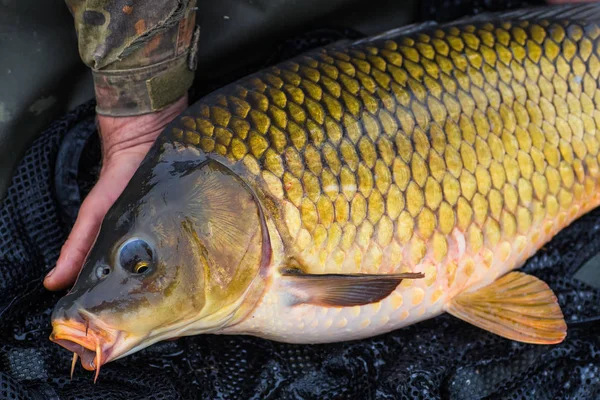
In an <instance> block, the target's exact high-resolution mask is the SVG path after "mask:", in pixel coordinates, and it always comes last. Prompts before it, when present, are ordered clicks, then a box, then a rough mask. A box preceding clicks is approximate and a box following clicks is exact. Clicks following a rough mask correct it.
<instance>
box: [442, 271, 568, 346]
mask: <svg viewBox="0 0 600 400" xmlns="http://www.w3.org/2000/svg"><path fill="white" fill-rule="evenodd" d="M447 311H448V313H450V314H452V315H454V316H455V317H457V318H460V319H462V320H464V321H466V322H469V323H471V324H473V325H475V326H478V327H479V328H482V329H485V330H487V331H490V332H492V333H495V334H497V335H500V336H502V337H505V338H507V339H512V340H515V341H519V342H525V343H536V344H554V343H560V342H562V341H563V339H564V338H565V336H566V335H567V324H566V323H565V320H564V317H563V314H562V311H561V309H560V306H559V305H558V302H557V300H556V296H555V295H554V293H553V292H552V290H551V289H550V288H549V287H548V285H547V284H546V283H544V282H543V281H541V280H539V279H538V278H535V277H533V276H531V275H527V274H524V273H522V272H511V273H509V274H507V275H505V276H503V277H501V278H500V279H498V280H496V281H495V282H494V283H492V284H491V285H489V286H486V287H484V288H481V289H479V290H477V291H475V292H472V293H463V294H459V295H458V296H456V297H455V298H454V299H453V300H452V301H451V303H450V305H449V307H448V310H447Z"/></svg>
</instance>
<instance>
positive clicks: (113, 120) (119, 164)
mask: <svg viewBox="0 0 600 400" xmlns="http://www.w3.org/2000/svg"><path fill="white" fill-rule="evenodd" d="M187 104H188V98H187V96H185V97H183V98H181V99H180V100H179V101H177V102H176V103H174V104H172V105H171V106H169V107H168V108H166V109H164V110H161V111H159V112H156V113H152V114H145V115H139V116H134V117H106V116H101V115H99V116H98V125H99V131H100V138H101V143H102V169H101V170H100V177H99V178H98V182H96V184H95V185H94V187H93V188H92V190H91V191H90V193H89V194H88V196H87V197H86V198H85V200H84V201H83V203H82V204H81V208H80V209H79V214H78V215H77V220H76V221H75V225H73V229H72V230H71V233H70V234H69V237H68V238H67V241H66V242H65V244H64V245H63V247H62V249H61V252H60V257H59V258H58V261H57V262H56V266H55V267H54V269H52V270H51V271H50V272H49V273H48V275H46V278H45V280H44V286H45V287H46V288H47V289H49V290H61V289H65V288H67V287H69V286H71V285H72V284H73V283H74V282H75V279H76V278H77V275H78V274H79V271H80V270H81V267H82V266H83V262H84V261H85V257H86V256H87V253H88V251H89V250H90V248H91V247H92V244H93V243H94V240H95V239H96V235H97V233H98V230H99V229H100V224H101V223H102V219H103V218H104V216H105V215H106V213H107V212H108V210H109V208H110V207H111V206H112V205H113V203H114V202H115V201H116V200H117V198H118V197H119V196H120V195H121V193H122V192H123V190H124V189H125V187H126V186H127V183H128V182H129V180H130V179H131V177H132V176H133V174H134V173H135V171H136V169H137V168H138V167H139V165H140V163H141V162H142V160H143V158H144V157H145V156H146V154H147V153H148V151H149V150H150V147H151V146H152V144H153V143H154V141H155V140H156V138H157V137H158V135H159V134H160V133H161V132H162V130H163V128H164V127H165V126H166V125H167V124H168V123H169V122H171V121H172V120H173V119H174V118H175V117H176V116H177V115H178V114H179V113H181V112H182V111H183V110H184V109H185V108H186V107H187Z"/></svg>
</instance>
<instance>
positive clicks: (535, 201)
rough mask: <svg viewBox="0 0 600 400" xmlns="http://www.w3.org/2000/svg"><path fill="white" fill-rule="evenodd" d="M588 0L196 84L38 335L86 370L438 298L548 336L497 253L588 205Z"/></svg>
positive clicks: (549, 300) (332, 325) (595, 177)
mask: <svg viewBox="0 0 600 400" xmlns="http://www.w3.org/2000/svg"><path fill="white" fill-rule="evenodd" d="M599 15H600V5H594V4H586V5H576V6H573V5H570V6H559V7H544V8H535V9H523V10H517V11H511V12H504V13H488V14H481V15H478V16H475V17H470V18H465V19H462V20H459V21H454V22H452V23H449V24H443V25H438V24H434V23H424V24H417V25H411V26H407V27H403V28H399V29H396V30H393V31H390V32H386V33H383V34H381V35H378V36H374V37H369V38H366V39H360V40H356V41H345V42H338V43H334V44H331V45H328V46H325V47H322V48H319V49H315V50H311V51H308V52H306V53H304V54H301V55H299V56H297V57H295V58H293V59H291V60H289V61H286V62H283V63H281V64H278V65H276V66H273V67H269V68H266V69H265V70H262V71H259V72H257V73H255V74H253V75H250V76H248V77H246V78H243V79H241V80H239V81H236V82H233V83H231V84H229V85H228V86H225V87H223V88H221V89H219V90H217V91H215V92H214V93H212V94H210V95H208V96H206V97H204V98H203V99H201V100H199V101H198V102H197V103H195V104H193V105H192V106H190V107H189V108H188V109H187V110H186V111H185V112H183V113H182V114H181V115H180V116H178V117H177V118H176V119H175V120H174V121H173V122H172V123H171V124H169V125H168V126H167V127H166V128H165V130H164V131H163V132H162V133H161V135H160V136H159V138H158V139H157V141H156V142H155V144H154V145H153V147H152V149H151V150H150V152H149V153H148V155H147V156H146V158H145V159H144V161H143V162H142V164H141V165H140V167H139V168H138V170H137V171H136V173H135V175H134V177H133V178H132V179H131V181H130V182H129V184H128V186H127V188H126V189H125V191H124V192H123V194H122V195H121V196H120V197H119V198H118V199H117V201H116V203H115V204H114V206H113V207H112V208H111V209H110V210H109V212H108V214H107V215H106V217H105V219H104V220H103V223H102V226H101V229H100V232H99V234H98V237H97V239H96V241H95V243H94V245H93V247H92V249H91V251H90V253H89V254H88V256H87V258H86V261H85V263H84V266H83V268H82V270H81V272H80V274H79V276H78V279H77V282H76V283H75V285H74V287H73V288H72V290H71V291H70V292H69V293H68V294H67V295H66V296H65V297H63V298H62V299H60V301H59V302H58V304H57V305H56V308H55V310H54V312H53V314H52V317H51V319H52V327H53V331H52V334H51V336H50V339H51V340H52V341H54V342H56V343H57V344H59V345H61V346H63V347H65V348H66V349H68V350H70V351H72V352H74V353H75V354H74V358H73V367H74V366H75V363H76V362H77V358H78V357H80V358H81V363H82V365H83V366H84V368H86V369H88V370H96V377H97V374H98V372H99V370H100V367H101V366H102V365H103V364H106V363H107V362H110V361H112V360H116V359H118V358H121V357H125V356H127V355H129V354H132V353H134V352H137V351H139V350H141V349H143V348H146V347H148V346H150V345H152V344H153V343H156V342H158V341H162V340H167V339H171V338H175V337H181V336H189V335H198V334H203V333H211V334H229V335H235V334H244V335H254V336H258V337H262V338H265V339H270V340H275V341H282V342H289V343H324V342H334V341H346V340H356V339H361V338H366V337H370V336H374V335H379V334H382V333H385V332H390V331H392V330H395V329H400V328H402V327H405V326H407V325H411V324H415V323H417V322H419V321H423V320H425V319H429V318H433V317H435V316H437V315H440V314H442V313H449V314H451V315H453V316H455V317H457V318H459V319H462V320H464V321H466V322H468V323H470V324H473V325H475V326H477V327H480V328H482V329H484V330H487V331H489V332H492V333H494V334H497V335H500V336H502V337H504V338H507V339H510V340H515V341H520V342H526V343H535V344H555V343H560V342H561V341H563V340H564V339H565V337H566V333H567V332H566V331H567V326H566V323H565V320H564V317H563V314H562V311H561V309H560V306H559V304H558V301H557V298H556V296H555V295H554V293H553V292H552V290H551V289H550V288H549V287H548V285H547V284H546V283H544V282H542V281H541V280H540V279H538V278H536V277H534V276H531V275H529V274H525V273H523V272H519V271H515V270H516V269H518V268H519V267H521V266H522V265H523V264H524V263H525V261H526V260H527V259H528V258H529V257H530V256H531V255H533V254H534V253H535V252H536V251H537V250H538V249H540V248H541V247H542V246H543V245H544V244H545V243H546V242H548V241H549V240H550V239H551V238H552V237H554V236H555V235H556V234H557V233H558V232H559V231H560V230H561V229H563V228H564V227H566V226H567V225H569V224H570V223H571V222H573V221H574V220H575V219H577V218H579V217H580V216H581V215H583V214H584V213H586V212H588V211H590V210H592V209H593V208H595V207H597V206H598V205H599V204H600V190H599V187H600V170H599V167H598V162H599V160H600V151H599V150H600V84H599V83H600V81H599V74H600V39H599V36H600V26H599V24H598V22H599V21H600V18H599Z"/></svg>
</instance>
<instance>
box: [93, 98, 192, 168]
mask: <svg viewBox="0 0 600 400" xmlns="http://www.w3.org/2000/svg"><path fill="white" fill-rule="evenodd" d="M187 106H188V96H187V95H184V96H183V97H181V98H180V99H179V100H177V101H176V102H175V103H173V104H171V105H169V106H167V107H166V108H164V109H162V110H160V111H157V112H154V113H151V114H144V115H137V116H128V117H113V116H106V115H98V116H97V125H98V131H99V134H100V139H101V144H102V158H103V165H107V164H110V161H111V160H112V159H113V158H114V157H117V156H120V155H122V154H125V153H143V154H144V155H145V154H146V153H147V152H148V150H149V149H150V147H151V146H152V144H153V143H154V142H155V141H156V138H157V137H158V136H159V135H160V133H161V132H162V131H163V129H164V128H165V126H166V125H167V124H168V123H169V122H171V121H172V120H173V119H175V117H176V116H177V115H179V114H180V113H181V112H183V111H184V110H185V109H186V108H187Z"/></svg>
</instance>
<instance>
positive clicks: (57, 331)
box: [50, 303, 120, 377]
mask: <svg viewBox="0 0 600 400" xmlns="http://www.w3.org/2000/svg"><path fill="white" fill-rule="evenodd" d="M119 338H120V334H119V331H116V330H113V329H110V328H108V327H106V326H104V324H102V323H101V322H100V321H99V320H98V318H97V317H95V316H94V315H93V314H90V313H88V312H86V311H84V310H83V309H80V308H78V307H77V306H76V303H73V304H72V305H71V307H67V308H58V307H57V309H55V311H54V312H53V313H52V333H51V334H50V340H51V341H52V342H54V343H56V344H58V345H60V346H62V347H64V348H65V349H67V350H69V351H71V352H73V353H74V356H73V365H72V368H71V374H72V372H73V369H74V367H75V364H76V361H77V358H80V359H81V365H82V366H83V368H85V369H86V370H88V371H93V370H96V377H97V376H98V373H99V371H100V367H101V366H102V365H103V364H106V363H107V362H108V361H110V360H111V356H113V354H112V353H113V349H114V348H115V345H116V344H117V342H118V341H119Z"/></svg>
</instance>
